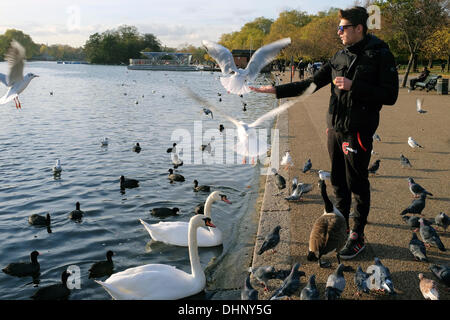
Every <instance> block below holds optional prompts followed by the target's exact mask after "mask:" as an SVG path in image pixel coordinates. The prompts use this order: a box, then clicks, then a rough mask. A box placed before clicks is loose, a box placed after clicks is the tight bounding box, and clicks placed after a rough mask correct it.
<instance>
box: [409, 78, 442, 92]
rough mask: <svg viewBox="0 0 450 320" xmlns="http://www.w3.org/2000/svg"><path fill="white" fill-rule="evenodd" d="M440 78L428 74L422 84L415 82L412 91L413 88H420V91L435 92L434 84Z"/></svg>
mask: <svg viewBox="0 0 450 320" xmlns="http://www.w3.org/2000/svg"><path fill="white" fill-rule="evenodd" d="M441 77H442V76H440V75H435V74H430V75H429V76H428V77H427V78H426V79H425V81H422V82H416V83H415V84H414V88H412V89H413V90H414V89H415V88H420V89H421V90H423V89H426V90H427V92H428V91H430V90H436V84H437V81H438V79H439V78H441Z"/></svg>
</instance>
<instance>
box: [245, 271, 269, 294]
mask: <svg viewBox="0 0 450 320" xmlns="http://www.w3.org/2000/svg"><path fill="white" fill-rule="evenodd" d="M248 271H249V272H251V273H252V274H253V276H254V277H255V278H256V279H257V280H258V281H259V282H260V283H261V284H262V285H263V286H264V291H268V288H267V282H268V281H269V280H270V279H273V278H275V268H274V267H272V266H262V267H255V268H252V267H250V268H249V269H248Z"/></svg>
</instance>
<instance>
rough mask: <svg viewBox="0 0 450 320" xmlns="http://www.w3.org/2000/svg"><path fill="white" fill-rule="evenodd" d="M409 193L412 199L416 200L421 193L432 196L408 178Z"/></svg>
mask: <svg viewBox="0 0 450 320" xmlns="http://www.w3.org/2000/svg"><path fill="white" fill-rule="evenodd" d="M408 186H409V191H411V193H412V194H413V196H414V198H418V197H419V196H420V194H421V193H426V194H427V196H433V194H432V193H431V192H428V191H427V190H425V189H424V188H423V187H422V186H421V185H420V184H418V183H416V182H415V181H414V179H413V178H411V177H409V178H408Z"/></svg>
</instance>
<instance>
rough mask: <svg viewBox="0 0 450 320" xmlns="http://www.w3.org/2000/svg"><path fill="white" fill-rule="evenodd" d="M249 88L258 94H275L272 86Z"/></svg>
mask: <svg viewBox="0 0 450 320" xmlns="http://www.w3.org/2000/svg"><path fill="white" fill-rule="evenodd" d="M249 88H250V90H252V91H255V92H260V93H273V94H275V93H276V91H275V87H273V86H262V87H259V88H256V87H249Z"/></svg>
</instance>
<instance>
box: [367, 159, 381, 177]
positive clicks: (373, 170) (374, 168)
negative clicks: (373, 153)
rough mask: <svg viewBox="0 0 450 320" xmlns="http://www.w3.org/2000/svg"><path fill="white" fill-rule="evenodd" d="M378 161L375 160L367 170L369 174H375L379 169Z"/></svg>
mask: <svg viewBox="0 0 450 320" xmlns="http://www.w3.org/2000/svg"><path fill="white" fill-rule="evenodd" d="M380 161H381V160H380V159H377V160H375V162H374V163H373V164H372V165H371V166H370V167H369V168H368V171H369V173H373V174H376V173H377V171H378V169H379V168H380Z"/></svg>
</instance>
